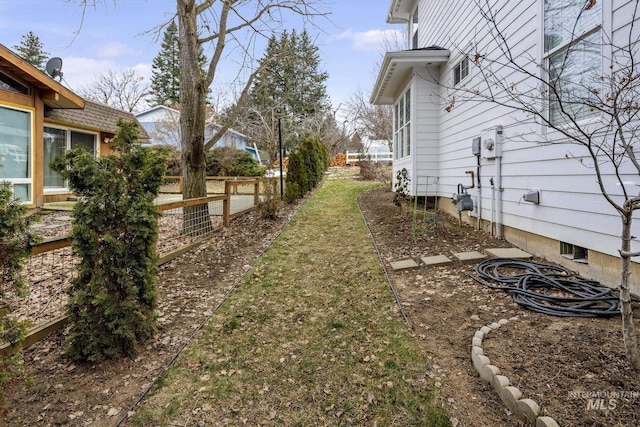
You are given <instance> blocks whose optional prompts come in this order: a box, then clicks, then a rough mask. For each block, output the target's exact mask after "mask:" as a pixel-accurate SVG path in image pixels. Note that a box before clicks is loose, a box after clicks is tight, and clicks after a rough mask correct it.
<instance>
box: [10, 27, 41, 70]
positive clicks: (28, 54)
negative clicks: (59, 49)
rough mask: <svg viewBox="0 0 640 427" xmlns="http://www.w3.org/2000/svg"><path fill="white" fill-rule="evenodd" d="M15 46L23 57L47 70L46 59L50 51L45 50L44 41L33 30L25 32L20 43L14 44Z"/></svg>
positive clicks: (38, 67) (39, 67) (35, 65)
mask: <svg viewBox="0 0 640 427" xmlns="http://www.w3.org/2000/svg"><path fill="white" fill-rule="evenodd" d="M13 48H14V49H15V51H16V52H17V53H18V54H19V55H20V56H21V57H22V59H24V60H25V61H27V62H29V63H30V64H31V65H33V66H34V67H36V68H37V69H39V70H41V71H44V70H45V61H46V60H47V58H48V57H49V53H48V52H45V51H44V50H43V49H44V43H42V42H41V41H40V37H38V36H36V35H35V34H33V32H32V31H29V32H28V33H27V34H24V35H23V36H22V37H21V38H20V44H19V45H15V46H13Z"/></svg>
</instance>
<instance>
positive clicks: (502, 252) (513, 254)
mask: <svg viewBox="0 0 640 427" xmlns="http://www.w3.org/2000/svg"><path fill="white" fill-rule="evenodd" d="M485 252H487V253H488V254H489V255H491V256H493V257H496V258H518V259H528V258H533V255H531V254H530V253H528V252H525V251H523V250H522V249H518V248H491V249H485Z"/></svg>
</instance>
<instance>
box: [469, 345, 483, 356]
mask: <svg viewBox="0 0 640 427" xmlns="http://www.w3.org/2000/svg"><path fill="white" fill-rule="evenodd" d="M474 354H475V355H478V356H484V350H483V349H482V347H480V346H477V345H474V346H472V347H471V357H472V358H473V355H474Z"/></svg>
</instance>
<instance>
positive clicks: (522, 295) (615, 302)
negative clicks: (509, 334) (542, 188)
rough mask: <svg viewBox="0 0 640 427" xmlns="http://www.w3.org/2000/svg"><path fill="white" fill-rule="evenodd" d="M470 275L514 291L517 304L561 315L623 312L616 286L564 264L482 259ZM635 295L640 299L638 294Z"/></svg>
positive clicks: (489, 283) (600, 315)
mask: <svg viewBox="0 0 640 427" xmlns="http://www.w3.org/2000/svg"><path fill="white" fill-rule="evenodd" d="M513 270H517V271H518V272H517V273H513ZM469 277H471V278H472V279H474V280H475V281H477V282H478V283H481V284H483V285H485V286H488V287H490V288H492V289H501V290H504V291H508V292H511V295H512V297H513V300H514V301H515V302H516V303H517V304H519V305H521V306H523V307H525V308H528V309H530V310H533V311H537V312H539V313H544V314H548V315H551V316H559V317H612V316H618V315H620V298H619V294H618V292H617V291H616V290H615V289H612V288H608V287H606V286H603V285H601V284H600V283H598V282H596V281H594V280H589V279H585V278H584V277H580V276H576V275H574V274H572V273H571V272H570V271H569V270H567V269H566V268H564V267H559V266H556V265H552V264H543V263H538V262H532V261H524V260H520V259H512V258H491V259H487V260H484V261H482V262H480V263H478V265H476V268H475V275H473V274H469ZM632 299H633V300H634V301H638V300H639V299H638V297H636V296H635V295H634V296H633V297H632Z"/></svg>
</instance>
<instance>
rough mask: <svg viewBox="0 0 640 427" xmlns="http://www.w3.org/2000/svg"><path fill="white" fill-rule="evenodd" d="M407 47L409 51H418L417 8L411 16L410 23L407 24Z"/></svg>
mask: <svg viewBox="0 0 640 427" xmlns="http://www.w3.org/2000/svg"><path fill="white" fill-rule="evenodd" d="M409 41H410V45H409V47H410V48H411V49H418V7H417V6H416V9H415V10H414V11H413V13H412V14H411V21H410V22H409Z"/></svg>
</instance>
